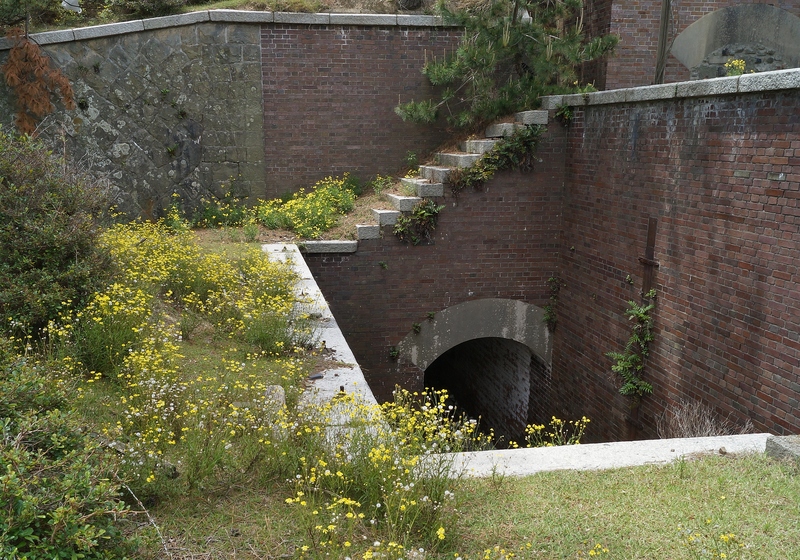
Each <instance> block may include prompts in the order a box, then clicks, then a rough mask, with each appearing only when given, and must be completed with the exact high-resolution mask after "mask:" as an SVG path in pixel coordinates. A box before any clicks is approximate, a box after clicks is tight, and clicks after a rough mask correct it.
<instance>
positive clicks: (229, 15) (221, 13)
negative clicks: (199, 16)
mask: <svg viewBox="0 0 800 560" xmlns="http://www.w3.org/2000/svg"><path fill="white" fill-rule="evenodd" d="M208 13H209V15H210V16H211V21H219V22H228V23H272V22H273V21H275V14H273V13H272V12H254V11H251V10H209V12H208Z"/></svg>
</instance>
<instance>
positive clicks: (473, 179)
mask: <svg viewBox="0 0 800 560" xmlns="http://www.w3.org/2000/svg"><path fill="white" fill-rule="evenodd" d="M543 131H544V128H543V127H541V126H537V125H526V126H521V127H519V128H518V129H517V130H516V131H515V132H514V134H512V135H511V136H507V137H505V138H501V139H500V140H498V142H497V143H496V144H495V145H494V147H492V149H491V150H489V151H488V152H486V153H485V154H484V155H483V157H482V158H480V159H479V160H478V161H476V162H475V163H474V164H472V165H471V166H470V167H465V168H462V169H455V170H453V171H452V172H451V173H450V178H449V183H450V189H451V190H452V191H453V194H456V195H457V194H458V193H459V192H461V191H463V190H464V189H466V188H467V187H472V188H474V189H479V188H481V187H482V186H483V184H484V183H485V182H486V181H488V180H489V179H491V178H492V177H493V176H494V174H495V173H496V172H497V171H500V170H501V169H517V168H530V167H532V166H533V151H534V148H536V145H537V144H538V143H539V137H540V136H541V135H542V132H543Z"/></svg>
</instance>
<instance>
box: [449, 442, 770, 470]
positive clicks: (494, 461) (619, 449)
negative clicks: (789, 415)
mask: <svg viewBox="0 0 800 560" xmlns="http://www.w3.org/2000/svg"><path fill="white" fill-rule="evenodd" d="M769 437H771V436H770V435H769V434H745V435H738V436H720V437H704V438H686V439H656V440H645V441H619V442H612V443H592V444H584V445H565V446H562V447H538V448H534V449H505V450H499V451H477V452H471V453H453V454H451V456H452V458H453V466H452V469H451V473H452V474H453V476H459V475H463V476H467V477H475V478H481V477H489V476H492V475H493V474H497V475H504V476H527V475H531V474H536V473H538V472H545V471H558V470H603V469H618V468H622V467H635V466H640V465H663V464H667V463H671V462H673V461H676V460H678V459H680V458H681V457H691V456H699V455H709V454H741V453H764V450H765V449H766V443H767V438H769Z"/></svg>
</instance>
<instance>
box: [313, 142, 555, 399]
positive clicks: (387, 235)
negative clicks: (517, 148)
mask: <svg viewBox="0 0 800 560" xmlns="http://www.w3.org/2000/svg"><path fill="white" fill-rule="evenodd" d="M563 140H564V133H563V131H561V132H560V133H559V132H556V133H555V134H553V135H551V138H550V139H549V140H548V141H546V142H544V143H543V144H542V146H541V148H540V150H539V157H540V158H541V159H542V162H541V163H538V164H537V165H536V167H535V169H534V170H533V171H531V172H529V173H525V174H522V173H519V172H510V171H509V172H503V173H500V174H498V175H497V176H496V178H495V179H494V180H492V181H491V183H490V184H489V185H488V186H487V188H486V189H485V190H484V191H483V192H474V191H473V192H464V193H462V194H460V195H459V197H458V198H457V199H456V198H454V197H453V196H452V194H450V193H449V192H446V195H447V196H445V198H444V200H443V201H442V203H443V204H446V208H445V209H444V210H443V211H442V212H441V214H440V220H439V225H438V227H437V229H436V232H435V239H434V244H433V245H428V246H423V245H420V246H416V247H414V246H409V245H404V244H402V243H401V242H400V241H399V240H397V238H396V237H395V236H394V235H393V234H392V233H391V231H390V230H391V228H384V229H385V231H384V238H383V239H379V240H366V241H360V242H359V249H358V252H356V253H353V254H349V255H322V254H316V255H315V254H311V255H306V260H307V262H308V264H309V267H310V268H311V271H312V272H313V274H314V278H315V279H316V281H317V283H318V284H319V286H320V288H321V290H322V293H323V294H324V295H325V297H326V299H327V300H328V302H329V304H330V306H331V310H332V311H333V314H334V316H335V317H336V320H337V322H338V323H339V326H340V327H341V329H342V331H343V332H344V334H345V337H346V339H347V342H348V343H349V344H350V346H351V348H352V349H353V352H354V354H355V356H356V358H357V359H358V361H359V365H361V367H362V369H363V370H364V373H365V376H366V378H367V381H368V382H369V384H370V387H372V390H373V391H374V392H375V393H376V396H377V397H378V398H379V399H388V398H390V396H391V392H392V389H393V388H394V386H395V384H397V383H400V384H402V385H405V386H407V387H409V388H412V389H420V388H421V387H422V378H421V376H419V375H415V374H414V372H413V370H412V369H407V368H406V367H404V366H403V364H397V363H395V362H392V361H391V360H390V359H389V348H390V347H391V346H396V345H397V344H398V343H399V342H400V340H402V339H403V337H404V336H406V335H407V334H408V333H409V332H411V329H412V324H413V323H415V322H419V323H421V322H423V321H425V320H426V318H427V313H428V312H430V311H434V312H435V311H439V310H442V309H445V308H447V307H450V306H453V305H456V304H458V303H462V302H465V301H470V300H474V299H482V298H509V299H518V300H522V301H525V302H528V303H532V304H535V305H540V306H541V305H544V304H546V303H547V298H548V295H549V294H548V289H547V285H546V282H547V279H548V278H549V277H550V276H552V275H553V274H554V273H555V271H556V269H557V267H558V254H559V247H560V246H561V243H560V240H559V237H560V228H561V217H560V212H559V210H558V209H559V206H560V204H561V192H562V191H561V189H562V185H563V172H564V167H563V163H562V162H563V157H564V155H563ZM380 263H385V267H386V268H384V267H383V266H381V264H380ZM416 373H417V374H418V373H419V372H416Z"/></svg>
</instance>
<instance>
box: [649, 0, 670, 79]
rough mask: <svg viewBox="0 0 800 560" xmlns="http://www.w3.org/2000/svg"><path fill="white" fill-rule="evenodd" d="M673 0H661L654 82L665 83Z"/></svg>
mask: <svg viewBox="0 0 800 560" xmlns="http://www.w3.org/2000/svg"><path fill="white" fill-rule="evenodd" d="M671 8H672V6H671V0H661V23H660V24H659V26H658V54H657V58H656V75H655V77H654V78H653V83H654V84H663V83H664V68H665V67H666V66H667V39H668V37H667V35H668V34H669V14H670V10H671Z"/></svg>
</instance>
